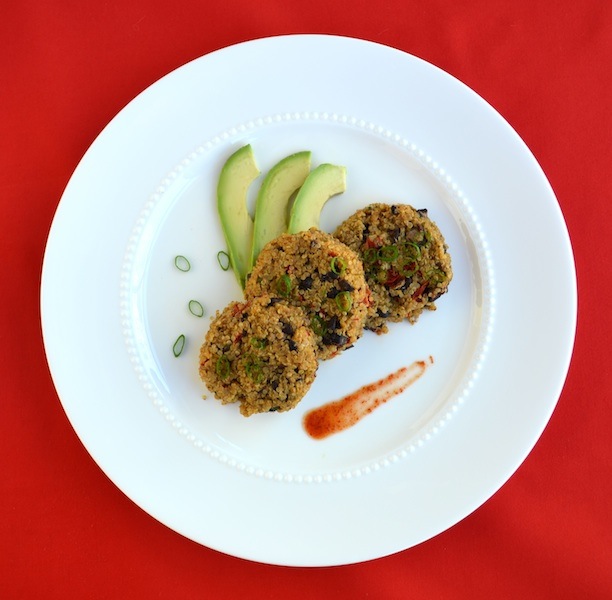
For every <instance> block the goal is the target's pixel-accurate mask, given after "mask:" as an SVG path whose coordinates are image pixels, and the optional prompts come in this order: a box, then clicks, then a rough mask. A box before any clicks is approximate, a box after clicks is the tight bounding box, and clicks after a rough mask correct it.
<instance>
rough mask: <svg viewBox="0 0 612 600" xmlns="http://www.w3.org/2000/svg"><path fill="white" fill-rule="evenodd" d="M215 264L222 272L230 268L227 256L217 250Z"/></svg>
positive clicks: (223, 251)
mask: <svg viewBox="0 0 612 600" xmlns="http://www.w3.org/2000/svg"><path fill="white" fill-rule="evenodd" d="M217 262H218V263H219V266H220V267H221V268H222V269H223V270H224V271H227V270H228V269H229V268H230V257H229V254H228V253H227V252H226V251H225V250H219V252H217Z"/></svg>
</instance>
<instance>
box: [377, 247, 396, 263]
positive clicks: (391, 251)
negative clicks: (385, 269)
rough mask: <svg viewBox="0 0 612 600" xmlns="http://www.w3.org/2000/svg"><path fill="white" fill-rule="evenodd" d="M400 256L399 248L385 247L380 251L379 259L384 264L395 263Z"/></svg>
mask: <svg viewBox="0 0 612 600" xmlns="http://www.w3.org/2000/svg"><path fill="white" fill-rule="evenodd" d="M398 256H399V250H398V249H397V246H383V247H382V248H381V249H380V250H379V251H378V258H380V260H382V261H383V262H393V261H394V260H395V259H396V258H397V257H398Z"/></svg>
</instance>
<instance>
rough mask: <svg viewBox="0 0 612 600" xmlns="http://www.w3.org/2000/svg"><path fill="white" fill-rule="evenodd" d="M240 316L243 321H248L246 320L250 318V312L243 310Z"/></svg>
mask: <svg viewBox="0 0 612 600" xmlns="http://www.w3.org/2000/svg"><path fill="white" fill-rule="evenodd" d="M240 318H241V319H242V320H243V321H246V320H247V319H248V318H249V313H248V312H246V311H245V312H243V313H242V315H241V316H240Z"/></svg>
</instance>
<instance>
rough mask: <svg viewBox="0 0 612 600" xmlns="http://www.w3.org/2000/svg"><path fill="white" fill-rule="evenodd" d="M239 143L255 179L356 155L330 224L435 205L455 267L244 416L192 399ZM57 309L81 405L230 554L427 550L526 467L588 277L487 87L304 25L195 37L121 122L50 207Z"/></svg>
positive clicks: (163, 502)
mask: <svg viewBox="0 0 612 600" xmlns="http://www.w3.org/2000/svg"><path fill="white" fill-rule="evenodd" d="M247 142H248V143H251V144H252V145H253V148H254V150H255V154H256V158H257V161H258V163H259V166H260V169H261V170H262V172H264V173H265V171H266V170H267V169H268V168H269V167H270V166H272V165H273V164H274V163H275V162H276V161H277V160H278V159H280V158H282V157H283V156H285V155H287V154H289V153H291V152H295V151H298V150H302V149H309V150H311V151H312V153H313V162H314V163H315V164H318V163H321V162H334V163H338V164H343V165H346V167H347V169H348V189H347V192H346V193H345V194H344V195H342V196H339V197H337V198H335V199H333V200H332V201H331V202H330V203H329V204H328V205H327V206H326V207H325V209H324V212H323V215H322V221H321V224H322V228H323V229H325V230H327V231H332V230H333V228H334V227H335V226H336V225H338V224H339V223H340V222H341V221H342V220H343V219H344V218H346V217H347V216H348V215H349V214H351V213H352V212H353V211H354V210H355V209H357V208H359V207H362V206H365V205H366V204H368V203H370V202H372V201H383V202H406V203H410V204H413V205H415V206H416V207H417V208H423V207H426V208H428V209H429V214H430V216H431V217H432V218H433V220H435V221H436V222H437V223H438V225H439V226H440V229H441V230H442V232H443V233H444V235H445V237H446V239H447V241H448V243H449V246H450V253H451V256H452V259H453V268H454V280H453V282H452V284H451V287H450V291H449V293H448V294H447V295H446V296H443V297H442V298H441V299H440V300H439V301H438V310H437V311H436V312H428V313H427V314H425V315H423V317H422V318H421V320H420V321H419V322H418V323H417V324H416V325H414V326H410V325H407V324H396V325H393V326H392V327H391V332H390V333H389V334H388V335H386V336H376V335H374V334H371V333H369V332H367V333H366V334H365V335H364V337H363V338H362V340H360V341H359V342H358V344H356V346H355V348H353V349H351V350H350V351H348V352H345V353H344V354H342V355H341V356H339V357H338V358H336V359H334V360H332V361H327V362H325V363H323V364H322V365H321V367H320V369H319V373H318V376H317V380H316V381H315V383H314V385H313V387H312V388H311V390H310V391H309V393H308V394H307V396H306V397H305V398H304V400H303V401H302V403H301V404H300V405H299V406H298V408H297V409H296V410H294V411H292V412H290V413H285V414H266V415H257V416H254V417H252V418H250V419H245V418H243V417H241V416H240V415H239V413H238V411H237V408H236V406H233V405H231V406H222V405H221V404H220V403H218V402H216V401H215V400H213V399H207V400H202V398H201V396H202V394H204V393H205V390H204V387H203V385H202V384H201V383H200V381H199V379H198V375H197V354H198V347H199V345H200V343H201V341H202V339H203V336H204V333H205V330H206V328H207V326H208V323H209V319H208V316H210V315H211V314H213V313H214V311H216V310H217V309H220V308H222V307H223V306H224V305H225V304H226V303H227V302H228V301H230V300H231V299H237V298H239V297H240V295H241V292H240V290H239V288H238V286H237V284H236V283H235V281H234V278H233V276H232V274H231V272H227V273H225V272H223V271H221V270H220V268H219V266H218V264H217V259H216V253H217V251H218V250H220V249H222V248H223V241H222V240H223V238H222V233H221V230H220V226H219V223H218V219H217V216H216V212H215V187H216V181H217V177H218V173H219V169H220V167H221V165H222V164H223V161H224V160H225V159H226V158H227V156H228V155H229V154H230V153H231V152H232V151H233V150H234V149H236V148H237V147H239V146H240V145H242V144H244V143H247ZM254 187H256V186H254ZM177 254H181V255H185V256H187V257H188V258H189V259H190V261H191V264H192V269H191V270H190V271H189V272H188V273H182V272H180V271H178V270H177V269H176V268H175V267H174V265H173V259H174V256H175V255H177ZM190 299H197V300H200V301H201V302H202V304H203V305H204V306H205V308H206V311H207V316H206V317H205V318H203V319H198V318H196V317H194V316H193V315H191V314H190V313H189V311H188V310H187V303H188V302H189V300H190ZM41 305H42V322H43V333H44V339H45V346H46V350H47V355H48V360H49V364H50V367H51V371H52V374H53V379H54V382H55V384H56V387H57V390H58V393H59V396H60V398H61V401H62V403H63V405H64V408H65V410H66V413H67V415H68V417H69V419H70V421H71V423H72V425H73V426H74V428H75V430H76V431H77V433H78V435H79V436H80V438H81V440H82V441H83V443H84V444H85V446H86V447H87V449H88V451H89V452H90V453H91V455H92V456H93V457H94V459H95V460H96V461H97V462H98V464H99V465H100V466H101V467H102V469H103V470H104V471H105V472H106V473H107V475H108V476H109V477H110V478H111V479H112V480H113V481H114V482H115V483H116V485H117V486H118V487H119V488H120V489H122V490H123V491H124V492H125V493H126V494H127V495H128V496H129V497H130V498H131V499H132V500H134V502H136V503H137V504H138V505H139V506H141V507H142V508H143V509H144V510H146V511H147V512H148V513H150V514H151V515H153V516H154V517H155V518H156V519H158V520H159V521H161V522H162V523H164V524H166V525H167V526H169V527H171V528H172V529H174V530H176V531H178V532H180V533H182V534H183V535H185V536H187V537H189V538H191V539H193V540H196V541H198V542H200V543H202V544H204V545H207V546H210V547H212V548H215V549H218V550H220V551H222V552H226V553H229V554H232V555H235V556H240V557H244V558H248V559H252V560H256V561H262V562H268V563H275V564H285V565H333V564H345V563H352V562H358V561H363V560H367V559H372V558H375V557H380V556H384V555H387V554H390V553H393V552H396V551H399V550H402V549H405V548H408V547H411V546H413V545H415V544H418V543H419V542H422V541H423V540H426V539H428V538H430V537H432V536H434V535H436V534H438V533H440V532H441V531H443V530H445V529H446V528H448V527H450V526H451V525H453V524H454V523H457V522H458V521H459V520H460V519H462V518H463V517H465V516H466V515H467V514H469V513H470V512H471V511H473V510H474V509H475V508H477V507H478V506H480V505H481V504H482V503H483V502H485V501H486V500H487V499H488V498H489V497H490V496H491V495H492V494H493V493H494V492H495V491H496V490H497V489H498V488H499V487H500V486H501V485H502V484H503V483H504V482H505V481H506V480H507V479H508V478H509V477H510V475H511V474H512V473H513V472H514V471H515V470H516V468H517V467H518V466H519V464H520V463H521V461H522V460H523V459H524V458H525V456H526V455H527V454H528V452H529V451H530V450H531V448H532V447H533V445H534V444H535V442H536V440H537V439H538V437H539V435H540V434H541V432H542V430H543V429H544V427H545V425H546V423H547V421H548V419H549V417H550V415H551V413H552V410H553V409H554V406H555V404H556V402H557V399H558V397H559V394H560V391H561V388H562V385H563V382H564V379H565V375H566V373H567V368H568V365H569V360H570V356H571V351H572V347H573V339H574V331H575V322H576V282H575V272H574V264H573V258H572V251H571V246H570V243H569V238H568V234H567V230H566V227H565V224H564V221H563V217H562V215H561V212H560V209H559V206H558V204H557V202H556V199H555V197H554V194H553V192H552V190H551V188H550V186H549V184H548V182H547V181H546V178H545V176H544V175H543V173H542V171H541V170H540V168H539V166H538V164H537V163H536V161H535V159H534V158H533V156H532V155H531V153H530V152H529V150H528V149H527V148H526V147H525V145H524V144H523V143H522V141H521V140H520V139H519V137H518V136H517V135H516V133H515V132H514V131H513V130H512V129H511V128H510V126H509V125H508V124H507V123H506V122H505V121H504V120H503V119H502V118H501V117H500V116H499V115H498V114H497V113H496V112H495V111H494V110H493V109H492V108H491V107H490V106H489V105H488V104H487V103H486V102H484V101H483V100H482V99H481V98H479V97H478V96H477V95H476V94H475V93H474V92H472V91H471V90H469V89H468V88H466V87H465V86H464V85H463V84H461V83H460V82H458V81H457V80H456V79H454V78H452V77H451V76H449V75H447V74H446V73H444V72H442V71H440V70H439V69H437V68H435V67H433V66H431V65H430V64H428V63H425V62H423V61H422V60H419V59H417V58H415V57H413V56H410V55H407V54H405V53H402V52H399V51H397V50H394V49H391V48H388V47H384V46H380V45H377V44H373V43H369V42H364V41H360V40H355V39H349V38H340V37H331V36H310V35H309V36H287V37H277V38H269V39H262V40H256V41H253V42H248V43H245V44H239V45H237V46H232V47H229V48H226V49H224V50H221V51H218V52H214V53H212V54H209V55H207V56H204V57H202V58H200V59H198V60H195V61H193V62H191V63H189V64H187V65H185V66H183V67H181V68H180V69H177V70H176V71H174V72H173V73H170V74H169V75H167V76H166V77H164V78H162V79H161V80H160V81H158V82H157V83H155V84H154V85H152V86H151V87H150V88H149V89H147V90H146V91H145V92H143V93H142V94H140V95H139V96H138V97H137V98H136V99H134V100H133V101H132V102H131V103H130V104H129V105H128V106H127V107H126V108H125V109H124V110H123V111H121V112H120V113H119V114H118V115H117V117H115V119H113V121H112V122H111V123H110V124H109V125H108V126H107V127H106V129H105V130H104V131H103V132H102V133H101V134H100V136H99V137H98V139H97V140H96V141H95V142H94V143H93V144H92V146H91V148H90V149H89V150H88V152H87V153H86V155H85V156H84V158H83V160H82V161H81V163H80V164H79V166H78V168H77V169H76V171H75V173H74V175H73V177H72V179H71V180H70V183H69V185H68V187H67V188H66V191H65V193H64V195H63V197H62V200H61V202H60V205H59V207H58V210H57V213H56V216H55V219H54V222H53V226H52V229H51V233H50V235H49V241H48V245H47V251H46V255H45V261H44V268H43V277H42V294H41ZM179 333H184V334H185V335H186V337H187V345H186V348H185V351H184V353H183V354H182V355H181V356H180V357H179V358H175V357H174V356H173V354H172V344H173V342H174V340H175V339H176V337H177V336H178V334H179ZM429 356H432V357H433V359H434V363H433V365H431V366H430V367H429V368H428V369H427V371H426V372H425V374H424V375H423V377H421V379H420V380H419V381H418V382H417V383H415V384H414V385H413V386H411V387H410V388H409V389H408V390H407V391H406V392H404V393H403V394H402V395H401V396H398V397H396V398H394V399H393V400H392V401H390V402H388V403H387V404H385V405H384V406H382V407H380V408H379V409H377V410H376V411H375V412H374V413H372V414H371V415H369V416H368V417H367V418H365V419H364V420H363V421H361V422H360V423H359V424H357V425H356V426H354V427H353V428H351V429H349V430H348V431H346V432H343V433H341V434H338V435H335V436H332V437H330V438H327V439H325V440H321V441H316V440H313V439H311V438H310V437H308V435H307V434H306V433H305V431H304V429H303V427H302V422H301V420H302V417H303V415H304V413H305V412H306V411H307V410H309V409H310V408H313V407H316V406H320V405H322V404H324V403H325V402H327V401H330V400H335V399H338V398H340V397H341V396H342V395H344V394H346V393H348V392H351V391H353V390H354V389H356V388H357V387H359V386H361V385H363V384H365V383H369V382H371V381H374V380H376V379H378V378H380V377H383V376H384V375H386V374H388V373H390V372H391V371H394V370H396V369H398V368H399V367H401V366H404V365H408V364H410V363H412V362H413V361H416V360H420V359H426V358H428V357H429Z"/></svg>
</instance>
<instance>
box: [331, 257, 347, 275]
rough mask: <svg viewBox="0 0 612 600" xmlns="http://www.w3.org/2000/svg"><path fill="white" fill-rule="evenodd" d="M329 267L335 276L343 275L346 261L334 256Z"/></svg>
mask: <svg viewBox="0 0 612 600" xmlns="http://www.w3.org/2000/svg"><path fill="white" fill-rule="evenodd" d="M330 266H331V270H332V271H333V272H334V273H335V274H336V275H344V271H346V261H345V260H344V259H343V258H342V257H341V256H334V257H333V258H332V259H331V262H330Z"/></svg>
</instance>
